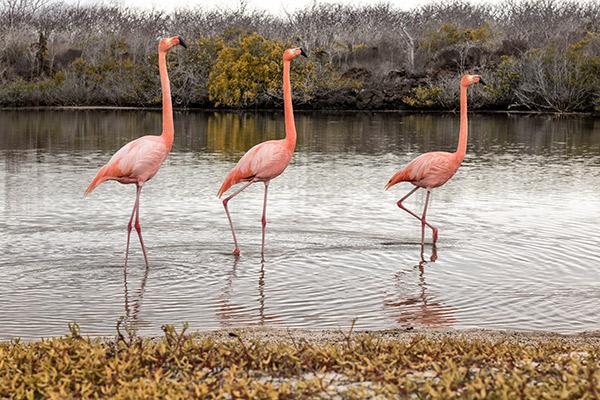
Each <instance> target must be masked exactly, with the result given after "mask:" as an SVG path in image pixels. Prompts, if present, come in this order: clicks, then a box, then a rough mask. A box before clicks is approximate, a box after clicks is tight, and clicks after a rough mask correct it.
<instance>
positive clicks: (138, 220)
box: [135, 186, 148, 268]
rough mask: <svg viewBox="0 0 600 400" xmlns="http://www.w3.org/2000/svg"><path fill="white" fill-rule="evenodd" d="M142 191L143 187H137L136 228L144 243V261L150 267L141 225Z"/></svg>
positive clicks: (141, 242)
mask: <svg viewBox="0 0 600 400" xmlns="http://www.w3.org/2000/svg"><path fill="white" fill-rule="evenodd" d="M141 193H142V187H141V186H138V187H137V194H136V196H137V198H136V204H137V207H136V209H135V230H136V231H137V234H138V237H139V238H140V244H141V245H142V252H143V253H144V261H145V262H146V268H148V254H147V253H146V246H144V239H142V226H141V225H140V194H141Z"/></svg>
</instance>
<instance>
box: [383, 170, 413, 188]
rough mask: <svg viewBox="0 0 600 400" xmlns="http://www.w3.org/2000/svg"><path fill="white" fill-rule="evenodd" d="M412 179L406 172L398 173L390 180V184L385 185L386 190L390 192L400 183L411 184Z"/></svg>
mask: <svg viewBox="0 0 600 400" xmlns="http://www.w3.org/2000/svg"><path fill="white" fill-rule="evenodd" d="M411 180H412V179H410V177H409V176H408V173H407V172H406V171H405V170H402V171H398V172H396V173H395V174H394V176H392V177H391V178H390V180H389V181H388V183H387V184H386V185H385V190H388V189H389V188H391V187H392V186H394V185H395V184H397V183H399V182H410V181H411Z"/></svg>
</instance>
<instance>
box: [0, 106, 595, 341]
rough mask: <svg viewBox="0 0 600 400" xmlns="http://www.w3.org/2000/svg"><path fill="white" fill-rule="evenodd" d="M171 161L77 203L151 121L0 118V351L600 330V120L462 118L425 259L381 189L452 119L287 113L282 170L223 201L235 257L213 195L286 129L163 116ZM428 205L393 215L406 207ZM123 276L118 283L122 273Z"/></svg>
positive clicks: (416, 233) (263, 120) (134, 115)
mask: <svg viewBox="0 0 600 400" xmlns="http://www.w3.org/2000/svg"><path fill="white" fill-rule="evenodd" d="M175 120H176V138H175V144H174V148H173V152H172V154H171V155H170V157H169V159H168V160H167V162H166V163H165V165H164V166H163V168H162V169H161V171H160V172H159V173H158V174H157V175H156V177H155V178H154V179H153V180H152V181H150V182H149V183H148V184H147V185H146V186H145V187H144V190H143V192H142V200H141V221H142V226H143V229H144V231H143V232H144V239H145V242H146V245H147V247H148V251H149V258H150V264H151V265H150V268H149V269H148V270H146V269H145V268H144V264H143V258H142V255H141V251H140V248H139V245H138V243H137V239H136V238H135V231H134V232H133V233H134V236H133V240H132V244H133V246H132V251H131V258H130V264H129V268H128V269H127V271H124V269H123V255H124V247H125V238H126V224H127V221H128V218H129V214H130V212H131V207H132V206H133V201H134V193H135V190H134V187H133V186H131V185H129V186H123V185H120V184H118V183H115V182H110V183H106V184H103V185H101V186H100V187H98V188H97V190H96V191H95V192H94V193H93V195H92V196H91V197H89V198H87V199H84V198H83V196H82V194H83V190H84V189H85V187H86V186H87V185H88V183H89V182H90V181H91V179H92V178H93V176H94V174H95V173H96V171H97V169H98V168H99V167H100V166H101V165H102V164H103V163H105V162H106V161H107V160H108V159H109V158H110V156H111V155H112V154H113V153H114V152H115V151H116V150H117V149H118V148H119V147H120V146H121V145H123V144H124V143H126V142H127V141H129V140H131V139H134V138H136V137H138V136H141V135H143V134H152V133H157V132H159V131H160V127H161V119H160V113H159V112H141V111H4V112H0V165H1V166H0V254H1V256H0V257H1V258H0V288H1V289H0V338H10V337H15V336H20V337H24V338H38V337H42V336H50V335H59V334H64V333H65V332H66V331H67V323H68V322H69V321H77V322H78V323H79V324H80V325H81V329H82V332H83V333H84V334H89V335H112V334H114V333H115V324H116V322H117V321H118V320H119V319H124V321H125V322H127V323H129V324H130V325H131V326H132V327H134V328H135V329H137V331H138V332H139V333H140V334H147V335H156V334H160V327H161V325H162V324H165V323H175V324H180V323H181V322H182V321H188V322H189V323H190V326H191V327H192V328H193V329H216V328H227V327H237V326H255V325H266V326H272V327H290V328H315V329H320V328H347V327H348V326H350V325H351V323H352V320H353V319H356V326H357V327H358V328H359V329H384V328H405V327H410V326H413V327H451V328H458V329H460V328H494V329H521V330H545V331H557V332H565V333H569V332H580V331H584V330H597V329H600V318H599V317H598V309H599V307H600V255H599V254H598V246H599V244H600V240H599V235H600V234H599V226H600V120H598V119H593V118H582V117H568V118H555V117H551V116H522V115H519V116H507V115H491V114H476V115H473V116H472V117H471V122H470V129H471V132H470V138H469V148H468V153H467V156H466V159H465V161H464V163H463V165H462V167H461V169H460V170H459V172H458V173H457V175H456V176H455V177H454V178H453V179H452V180H451V181H450V182H449V183H448V184H446V185H445V186H444V187H442V188H440V189H437V190H435V191H434V193H433V198H432V203H431V208H430V211H429V213H428V214H429V219H430V222H431V223H433V224H436V225H438V226H439V228H440V238H439V241H438V246H437V248H436V249H435V253H436V255H437V260H436V261H435V262H431V261H430V259H431V256H432V255H433V252H434V249H432V247H431V246H429V245H428V246H426V247H425V249H424V250H425V252H424V254H423V256H424V259H425V260H426V261H427V262H426V263H423V262H421V249H420V246H419V239H420V225H419V223H418V221H417V220H415V219H414V218H412V217H411V216H410V215H408V214H406V213H404V212H402V211H401V210H399V209H398V207H396V205H395V202H396V201H397V200H398V199H399V198H400V197H401V196H403V195H404V194H405V193H407V192H408V191H409V190H410V189H411V186H410V185H409V184H401V185H398V186H396V187H394V188H393V189H392V190H390V191H387V192H385V191H383V186H384V185H385V183H386V182H387V180H388V179H389V177H390V176H391V175H392V174H393V173H394V172H395V171H396V170H398V169H399V168H400V167H401V166H402V165H404V164H406V163H407V162H408V161H409V160H411V159H412V158H414V157H415V156H416V155H418V154H420V153H421V152H425V151H431V150H449V151H452V150H453V149H454V147H455V146H456V142H457V136H458V116H457V115H452V114H447V115H440V114H413V115H408V114H396V113H360V114H354V113H341V114H336V113H320V114H311V113H298V114H297V116H296V123H297V128H298V147H297V152H296V154H295V155H294V159H293V162H292V163H291V165H290V166H289V168H288V169H287V170H286V171H285V173H284V174H283V175H282V176H280V177H279V178H277V179H276V180H274V181H273V182H272V183H271V185H270V188H269V195H270V197H269V209H268V220H269V225H268V232H267V251H266V257H265V261H264V262H261V257H260V254H259V250H260V249H259V247H260V229H261V224H260V218H261V209H262V195H263V194H262V190H263V187H262V185H253V186H251V187H250V188H249V189H248V190H246V191H245V192H244V193H243V194H241V195H240V196H238V197H237V198H236V199H234V200H233V201H232V202H231V203H230V204H231V209H232V213H233V218H234V221H235V223H236V224H237V227H238V232H239V240H240V246H241V250H242V255H241V257H240V258H239V260H236V259H235V258H234V257H233V256H232V255H231V250H232V248H233V245H232V240H231V234H230V230H229V227H228V223H227V219H226V216H225V213H224V212H223V207H222V205H221V202H220V201H219V200H218V199H217V198H216V197H215V194H216V192H217V190H218V188H219V186H220V184H221V182H222V180H223V178H224V177H225V175H226V174H227V171H228V170H229V169H230V168H232V167H233V165H234V164H235V162H236V161H237V159H238V158H239V157H240V156H241V155H242V154H243V152H244V151H245V150H246V149H248V148H250V147H251V146H252V145H254V144H256V143H258V142H260V141H263V140H268V139H274V138H280V137H282V134H283V117H282V114H281V113H246V114H236V113H210V112H208V113H201V112H198V113H177V114H176V116H175ZM423 201H424V196H423V195H422V194H420V193H417V194H416V195H415V196H414V198H412V199H410V200H409V201H407V203H406V204H407V205H409V206H410V207H412V208H413V209H414V210H416V211H417V212H420V210H421V208H422V206H423ZM125 272H126V273H125Z"/></svg>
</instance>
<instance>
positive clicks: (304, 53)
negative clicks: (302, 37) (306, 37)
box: [300, 47, 308, 57]
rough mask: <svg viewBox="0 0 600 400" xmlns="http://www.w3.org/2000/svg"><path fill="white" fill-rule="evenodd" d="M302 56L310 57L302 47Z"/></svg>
mask: <svg viewBox="0 0 600 400" xmlns="http://www.w3.org/2000/svg"><path fill="white" fill-rule="evenodd" d="M300 55H301V56H304V57H308V55H307V54H306V52H305V51H304V49H303V48H302V47H300Z"/></svg>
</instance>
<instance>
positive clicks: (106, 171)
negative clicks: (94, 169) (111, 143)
mask: <svg viewBox="0 0 600 400" xmlns="http://www.w3.org/2000/svg"><path fill="white" fill-rule="evenodd" d="M110 172H111V171H110V167H109V166H108V165H105V166H104V167H102V168H100V171H98V173H97V174H96V176H95V177H94V179H93V180H92V182H91V183H90V185H89V186H88V187H87V189H85V192H84V196H87V195H89V194H90V193H92V190H94V189H95V188H96V186H98V185H100V184H101V183H102V182H104V181H107V180H109V179H111V174H110Z"/></svg>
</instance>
